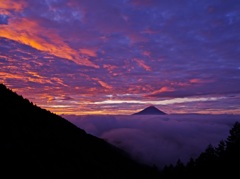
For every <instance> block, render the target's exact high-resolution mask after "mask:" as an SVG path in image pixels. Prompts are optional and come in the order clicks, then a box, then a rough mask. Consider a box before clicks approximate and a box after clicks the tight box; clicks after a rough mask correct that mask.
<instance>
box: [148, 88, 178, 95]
mask: <svg viewBox="0 0 240 179" xmlns="http://www.w3.org/2000/svg"><path fill="white" fill-rule="evenodd" d="M171 91H174V89H173V88H169V87H167V86H164V87H162V88H160V89H159V90H155V91H153V92H152V93H151V95H156V94H159V93H164V92H171Z"/></svg>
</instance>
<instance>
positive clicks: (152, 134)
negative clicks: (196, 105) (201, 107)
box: [62, 114, 240, 169]
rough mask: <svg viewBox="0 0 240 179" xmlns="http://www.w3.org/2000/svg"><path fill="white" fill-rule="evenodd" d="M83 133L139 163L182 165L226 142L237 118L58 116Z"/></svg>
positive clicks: (218, 116)
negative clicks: (116, 148) (109, 144)
mask: <svg viewBox="0 0 240 179" xmlns="http://www.w3.org/2000/svg"><path fill="white" fill-rule="evenodd" d="M62 117H64V118H65V119H67V120H68V121H70V122H71V123H73V124H75V125H76V126H78V127H79V128H81V129H84V130H85V131H86V132H87V133H89V134H92V135H94V136H96V137H99V138H102V139H104V140H106V141H108V142H109V143H111V144H113V145H115V146H117V147H119V148H121V149H123V150H125V151H126V152H128V153H129V154H130V155H131V156H132V157H133V158H134V159H137V160H138V161H140V162H143V163H146V164H149V165H155V166H157V167H158V168H159V169H161V168H162V167H163V166H165V165H169V164H173V165H175V164H176V161H177V160H178V159H180V160H182V162H184V163H186V162H188V161H189V159H190V158H191V157H192V158H196V157H198V156H199V154H200V153H201V152H203V151H204V150H205V149H206V147H207V146H208V145H209V144H212V145H213V146H215V147H217V145H218V144H219V142H220V140H226V139H227V137H228V136H229V130H230V129H231V127H232V126H233V124H234V123H235V122H236V121H240V115H199V114H188V115H182V114H181V115H180V114H178V115H161V116H156V115H155V116H154V115H153V116H151V115H149V116H148V115H147V116H146V115H119V116H116V115H111V116H110V115H104V116H103V115H101V116H92V115H87V116H75V115H62Z"/></svg>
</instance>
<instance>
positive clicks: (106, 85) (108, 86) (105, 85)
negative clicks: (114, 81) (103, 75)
mask: <svg viewBox="0 0 240 179" xmlns="http://www.w3.org/2000/svg"><path fill="white" fill-rule="evenodd" d="M93 80H95V81H97V82H98V83H99V84H100V85H101V86H102V87H104V88H106V89H112V88H113V87H112V86H110V85H108V84H107V83H105V82H104V81H102V80H100V79H98V78H93Z"/></svg>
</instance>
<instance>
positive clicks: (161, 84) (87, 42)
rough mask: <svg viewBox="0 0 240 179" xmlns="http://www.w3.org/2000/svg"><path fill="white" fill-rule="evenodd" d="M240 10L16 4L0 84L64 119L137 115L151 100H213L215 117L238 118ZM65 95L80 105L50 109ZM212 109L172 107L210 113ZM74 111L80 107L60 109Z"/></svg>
mask: <svg viewBox="0 0 240 179" xmlns="http://www.w3.org/2000/svg"><path fill="white" fill-rule="evenodd" d="M239 9H240V4H239V2H238V0H229V1H218V0H213V1H211V2H210V1H207V0H203V1H200V0H197V1H194V3H193V2H192V1H190V0H184V1H182V2H181V3H179V2H175V1H172V0H170V1H169V0H162V1H158V0H148V1H147V0H146V1H145V0H139V1H135V0H131V1H122V0H116V1H114V3H113V2H112V1H110V0H102V1H96V0H93V1H88V0H69V1H65V0H59V1H55V0H54V1H53V0H46V1H37V0H24V1H21V2H17V3H16V2H15V1H12V0H8V1H6V2H5V3H4V4H1V3H0V10H1V12H3V13H2V15H0V24H2V25H1V29H0V45H1V49H2V50H1V51H0V55H1V56H0V58H1V61H0V63H1V67H2V68H1V71H0V72H1V75H0V81H1V82H3V83H5V84H6V85H7V86H9V87H13V88H14V89H16V91H18V92H19V93H21V94H23V95H24V96H26V97H27V98H30V99H32V100H34V102H35V103H37V104H39V105H41V106H43V107H46V108H47V109H49V110H53V111H54V112H56V113H58V114H63V113H71V114H73V113H81V112H82V113H85V112H86V113H87V112H89V114H92V112H94V113H97V114H99V113H105V114H106V113H114V112H115V113H117V114H129V113H131V112H133V111H134V110H137V109H140V108H143V107H144V105H145V103H146V102H147V101H153V103H157V102H158V101H164V100H166V99H176V98H183V99H184V98H189V99H196V98H205V99H207V98H211V97H214V98H215V97H217V98H218V99H217V100H216V101H215V102H213V101H209V102H205V103H208V105H207V106H208V107H209V110H211V111H212V112H214V111H213V110H215V113H216V112H221V111H223V112H222V113H232V112H233V109H226V110H222V109H223V105H224V103H225V102H226V103H227V104H231V105H230V106H231V107H232V108H234V113H238V114H239V104H238V101H237V98H235V100H234V98H233V97H231V98H230V97H229V96H239V91H240V85H239V84H240V83H239V80H240V79H239V76H240V63H239V60H238V57H239V55H240V49H239V48H238V47H239V46H240V39H239V38H240V37H239V35H238V34H239V30H240V29H239V25H238V24H239V21H240V18H239V15H240V11H239ZM8 17H9V18H8ZM5 24H8V25H7V26H6V25H5ZM20 67H21V68H20ZM26 87H28V88H27V89H29V90H22V89H23V88H26ZM164 89H165V90H164ZM166 89H168V90H166ZM34 91H36V93H38V94H39V96H38V97H36V95H35V94H33V92H34ZM63 95H66V96H69V97H71V99H70V98H69V100H62V101H61V100H57V101H56V100H51V101H48V99H61V97H62V96H63ZM72 98H73V99H72ZM223 98H224V103H223ZM109 100H112V101H117V103H115V104H113V103H111V105H109V104H106V103H104V102H105V101H109ZM119 101H123V104H120V103H119ZM124 101H139V104H136V103H134V104H133V103H131V102H128V107H126V103H125V102H124ZM99 102H101V105H100V103H99ZM141 102H143V103H141ZM96 103H99V105H97V104H96ZM193 103H194V104H195V105H196V108H193V107H192V104H193ZM202 103H203V102H202V101H201V100H199V101H198V102H197V101H196V100H195V101H192V102H186V101H185V102H184V103H181V104H179V103H177V104H171V105H165V106H164V108H165V109H166V110H167V111H174V113H177V112H178V113H182V112H183V110H184V108H183V107H180V105H182V106H185V112H189V111H188V110H187V109H188V108H191V109H192V110H193V111H192V112H200V111H204V110H203V109H205V108H204V106H203V105H202ZM209 104H211V105H213V106H210V105H209ZM64 105H65V106H69V105H70V106H72V108H71V107H68V108H64V107H61V108H56V106H64ZM174 107H175V108H174ZM197 107H199V108H197ZM217 107H220V108H217ZM225 107H226V108H228V106H225ZM180 109H181V110H180ZM113 110H114V111H113ZM227 110H228V111H227ZM76 111H77V112H76Z"/></svg>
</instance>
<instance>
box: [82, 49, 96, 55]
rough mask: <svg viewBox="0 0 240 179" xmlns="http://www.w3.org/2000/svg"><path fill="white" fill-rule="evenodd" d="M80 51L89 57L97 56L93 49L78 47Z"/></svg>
mask: <svg viewBox="0 0 240 179" xmlns="http://www.w3.org/2000/svg"><path fill="white" fill-rule="evenodd" d="M80 52H81V53H82V54H83V55H88V56H90V57H96V56H97V54H96V52H95V51H94V50H91V49H86V48H83V49H80Z"/></svg>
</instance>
